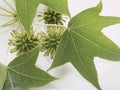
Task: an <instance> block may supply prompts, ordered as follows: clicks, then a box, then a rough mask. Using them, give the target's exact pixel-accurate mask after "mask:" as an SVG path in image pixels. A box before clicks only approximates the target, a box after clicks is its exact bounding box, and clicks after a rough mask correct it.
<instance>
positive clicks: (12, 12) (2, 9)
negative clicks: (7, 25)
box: [0, 7, 15, 15]
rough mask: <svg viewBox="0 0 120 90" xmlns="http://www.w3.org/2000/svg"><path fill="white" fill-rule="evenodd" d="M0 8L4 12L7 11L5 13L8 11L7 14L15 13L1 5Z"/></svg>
mask: <svg viewBox="0 0 120 90" xmlns="http://www.w3.org/2000/svg"><path fill="white" fill-rule="evenodd" d="M0 9H1V10H3V11H5V12H7V13H9V14H13V15H14V14H15V13H13V12H11V11H9V10H7V9H5V8H3V7H0Z"/></svg>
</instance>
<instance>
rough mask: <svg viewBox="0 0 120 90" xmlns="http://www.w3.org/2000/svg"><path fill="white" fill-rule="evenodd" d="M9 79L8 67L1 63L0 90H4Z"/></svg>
mask: <svg viewBox="0 0 120 90" xmlns="http://www.w3.org/2000/svg"><path fill="white" fill-rule="evenodd" d="M6 77H7V72H6V67H5V66H4V65H3V64H1V63H0V90H2V88H3V86H4V83H5V80H6Z"/></svg>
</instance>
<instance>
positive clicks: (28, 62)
mask: <svg viewBox="0 0 120 90" xmlns="http://www.w3.org/2000/svg"><path fill="white" fill-rule="evenodd" d="M38 54H39V49H38V48H35V49H33V50H31V51H29V52H27V53H25V54H22V55H21V56H18V57H17V58H15V59H14V60H13V61H12V62H11V63H10V64H9V65H8V67H7V79H6V82H5V84H4V88H3V90H28V89H29V88H32V87H39V86H43V85H46V84H48V83H49V82H51V81H53V80H55V78H54V77H52V76H50V75H49V74H47V73H46V72H44V71H43V70H41V69H39V68H37V67H36V66H35V62H36V59H37V57H38Z"/></svg>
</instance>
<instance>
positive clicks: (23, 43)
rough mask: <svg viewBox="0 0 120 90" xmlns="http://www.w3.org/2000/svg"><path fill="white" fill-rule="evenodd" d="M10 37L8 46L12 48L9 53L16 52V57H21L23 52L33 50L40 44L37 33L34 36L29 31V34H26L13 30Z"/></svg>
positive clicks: (32, 32) (33, 32)
mask: <svg viewBox="0 0 120 90" xmlns="http://www.w3.org/2000/svg"><path fill="white" fill-rule="evenodd" d="M11 36H12V37H11V39H10V40H9V42H8V44H9V45H10V46H13V47H14V48H12V49H11V50H10V52H11V53H14V52H17V55H21V54H23V53H24V52H27V51H28V50H31V49H33V48H35V47H36V46H38V45H39V43H40V36H39V33H37V34H36V33H35V31H33V30H31V31H30V33H29V34H28V33H26V31H25V30H22V31H21V32H18V31H17V30H13V31H12V32H11Z"/></svg>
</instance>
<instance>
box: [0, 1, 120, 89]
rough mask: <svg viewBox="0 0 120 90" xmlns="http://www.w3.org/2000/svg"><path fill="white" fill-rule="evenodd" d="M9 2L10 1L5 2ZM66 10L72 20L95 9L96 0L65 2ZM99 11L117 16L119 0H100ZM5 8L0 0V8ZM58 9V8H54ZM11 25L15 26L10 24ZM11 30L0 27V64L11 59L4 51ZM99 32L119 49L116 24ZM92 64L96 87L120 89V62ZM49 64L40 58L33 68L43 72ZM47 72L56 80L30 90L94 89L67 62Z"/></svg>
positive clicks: (6, 47)
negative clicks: (89, 9) (83, 12)
mask: <svg viewBox="0 0 120 90" xmlns="http://www.w3.org/2000/svg"><path fill="white" fill-rule="evenodd" d="M8 1H10V2H11V1H12V0H8ZM68 1H69V10H70V13H71V16H72V17H73V16H74V15H76V14H77V13H79V12H80V11H83V10H85V9H87V8H89V7H93V6H96V5H97V4H98V3H99V0H68ZM102 1H103V10H102V12H101V13H100V15H104V16H120V0H102ZM1 5H2V6H5V5H4V4H3V2H2V0H0V6H1ZM58 8H59V7H58ZM2 20H4V19H3V18H0V23H1V22H3V21H2ZM14 26H15V25H14ZM14 26H11V27H6V28H5V27H4V28H0V62H2V63H4V64H7V63H8V62H9V61H10V60H12V59H13V58H14V54H9V53H8V54H6V53H7V49H8V45H7V42H8V38H9V37H10V34H9V32H10V31H11V30H12V28H13V27H14ZM103 32H104V33H105V35H106V36H108V37H109V38H110V39H111V40H113V41H114V42H115V43H116V44H117V45H118V46H119V47H120V24H118V25H114V26H110V27H107V28H104V29H103ZM94 59H95V60H94V61H95V65H96V68H97V71H98V78H99V83H100V86H101V87H102V89H103V90H120V62H112V61H108V60H104V59H100V58H98V57H95V58H94ZM50 64H51V61H50V60H49V59H48V58H46V57H43V56H42V55H40V57H39V59H38V61H37V63H36V65H37V66H39V67H40V68H42V69H44V70H46V69H47V68H48V67H49V66H50ZM49 73H50V74H51V75H53V76H56V77H58V78H60V79H59V80H56V81H53V82H51V83H50V84H48V85H46V86H44V87H41V88H37V89H33V90H97V89H96V88H95V87H94V86H92V85H91V84H90V83H89V82H87V81H86V80H85V79H84V78H83V77H82V76H81V75H80V74H79V73H78V72H77V70H76V69H75V68H74V67H73V66H72V65H71V64H70V63H67V64H65V65H63V66H61V67H58V68H55V69H53V70H51V71H49Z"/></svg>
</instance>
